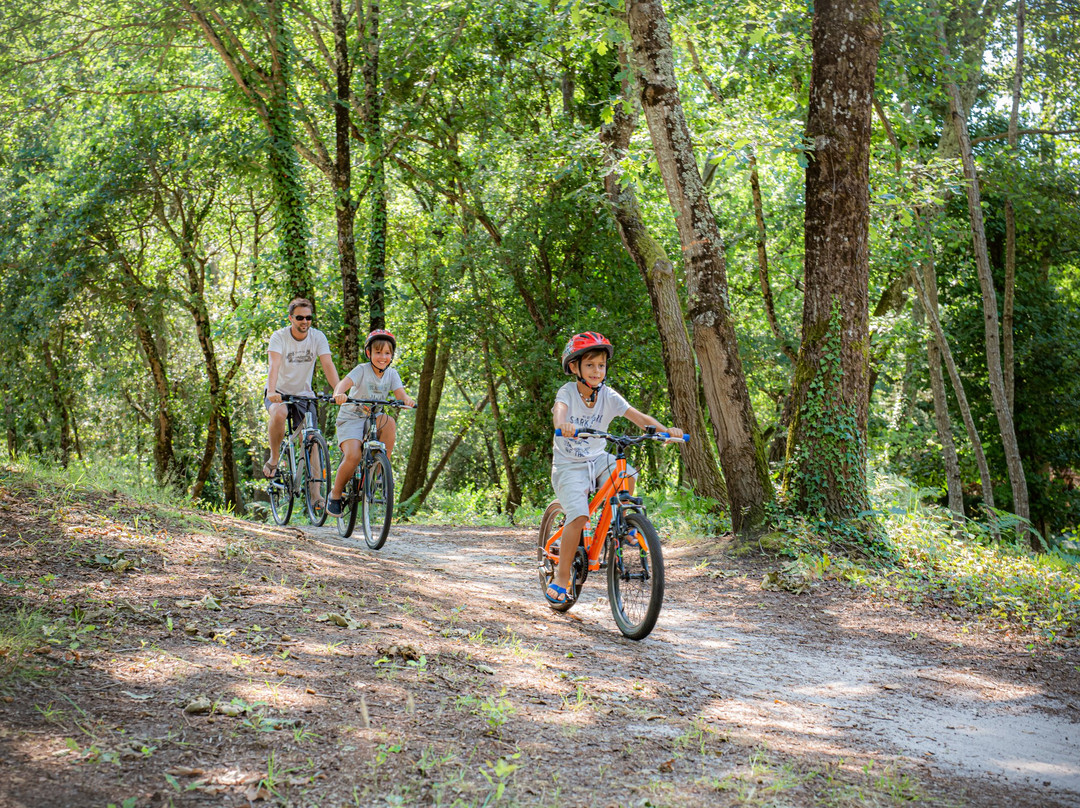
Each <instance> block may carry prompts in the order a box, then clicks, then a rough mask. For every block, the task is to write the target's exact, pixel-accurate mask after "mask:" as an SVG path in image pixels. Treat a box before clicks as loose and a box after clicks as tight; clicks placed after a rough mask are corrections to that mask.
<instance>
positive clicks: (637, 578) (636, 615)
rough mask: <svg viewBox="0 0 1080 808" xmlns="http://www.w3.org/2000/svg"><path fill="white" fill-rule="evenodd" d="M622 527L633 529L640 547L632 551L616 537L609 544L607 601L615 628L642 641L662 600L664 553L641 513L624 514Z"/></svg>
mask: <svg viewBox="0 0 1080 808" xmlns="http://www.w3.org/2000/svg"><path fill="white" fill-rule="evenodd" d="M626 526H627V529H629V528H637V531H638V534H639V535H640V536H641V538H642V540H643V541H644V546H643V547H639V549H638V551H637V553H634V552H633V550H632V549H630V548H622V547H620V544H621V542H620V541H619V540H618V537H616V541H613V542H612V543H611V550H610V551H609V554H608V567H607V585H608V587H607V588H608V601H609V602H610V603H611V614H612V616H613V617H614V618H615V624H616V625H617V626H618V627H619V631H621V632H622V633H623V634H624V635H625V636H626V637H628V638H629V639H631V640H643V639H645V638H646V637H647V636H649V632H651V631H652V630H653V627H654V626H655V625H656V619H657V618H658V617H659V616H660V607H661V605H662V604H663V602H664V555H663V550H662V549H661V547H660V536H659V535H657V532H656V528H655V527H653V524H652V522H650V521H649V520H648V518H647V517H646V516H645V515H644V514H640V513H631V514H628V515H627V517H626ZM628 549H629V552H628ZM635 556H636V557H635Z"/></svg>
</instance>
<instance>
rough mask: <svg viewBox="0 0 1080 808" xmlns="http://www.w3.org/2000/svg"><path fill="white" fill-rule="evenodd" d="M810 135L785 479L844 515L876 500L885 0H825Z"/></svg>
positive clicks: (810, 502) (795, 496)
mask: <svg viewBox="0 0 1080 808" xmlns="http://www.w3.org/2000/svg"><path fill="white" fill-rule="evenodd" d="M811 37H812V42H813V51H814V57H813V66H812V69H811V78H810V107H809V112H808V115H807V123H806V135H807V140H808V141H809V142H810V143H812V144H813V153H812V154H811V155H810V164H809V165H808V167H807V170H806V215H805V225H804V226H805V267H804V273H805V293H804V296H803V321H802V332H803V333H802V343H801V346H800V349H799V356H798V361H797V362H796V367H795V378H794V382H793V385H792V404H793V407H792V412H793V416H792V423H791V426H790V428H789V430H788V445H787V465H786V468H785V472H784V490H785V491H786V493H787V495H788V496H789V497H790V500H791V501H792V503H793V504H794V505H795V507H796V508H798V509H799V510H801V511H803V512H805V513H811V514H814V515H819V514H820V515H824V516H826V517H828V518H831V519H835V520H848V519H852V518H856V517H858V516H859V514H861V513H863V512H865V511H866V510H868V508H869V500H868V494H867V486H866V460H867V456H866V451H867V450H866V424H867V417H868V411H869V398H868V394H867V388H868V380H869V347H870V332H869V281H870V250H869V223H870V194H869V187H870V176H869V172H870V123H871V122H870V114H871V109H872V102H873V93H874V75H875V72H876V69H877V61H878V53H879V51H880V48H881V38H882V33H881V19H880V11H879V9H878V4H877V0H858V1H857V2H854V3H844V2H840V1H839V0H819V1H818V2H817V3H816V4H815V6H814V21H813V28H812V34H811Z"/></svg>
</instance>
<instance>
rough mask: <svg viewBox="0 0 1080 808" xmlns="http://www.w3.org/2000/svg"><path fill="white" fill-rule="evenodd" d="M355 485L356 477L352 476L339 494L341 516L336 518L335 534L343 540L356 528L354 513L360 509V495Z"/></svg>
mask: <svg viewBox="0 0 1080 808" xmlns="http://www.w3.org/2000/svg"><path fill="white" fill-rule="evenodd" d="M356 484H357V477H356V475H355V474H354V475H353V476H352V477H350V478H349V482H348V483H346V485H345V490H344V491H342V492H341V515H340V516H339V517H338V518H337V532H338V535H339V536H341V538H343V539H347V538H349V536H351V535H352V532H353V528H354V527H356V511H357V510H358V509H359V507H360V494H359V493H358V492H357V489H356Z"/></svg>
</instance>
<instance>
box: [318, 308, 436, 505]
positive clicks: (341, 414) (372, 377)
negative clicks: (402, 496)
mask: <svg viewBox="0 0 1080 808" xmlns="http://www.w3.org/2000/svg"><path fill="white" fill-rule="evenodd" d="M395 350H397V340H396V339H394V335H393V334H391V333H390V332H389V331H386V330H384V329H382V328H377V329H375V330H374V331H372V332H371V333H369V334H368V335H367V339H366V340H364V354H365V355H366V356H367V358H368V361H367V362H365V363H364V364H362V365H357V366H356V367H354V368H353V369H352V370H350V371H349V372H348V374H347V375H346V376H345V378H343V379H342V380H341V381H340V382H338V384H337V387H335V388H334V401H335V403H337V404H342V405H344V406H342V407H341V409H340V410H338V417H337V440H338V446H340V447H341V452H342V456H341V464H340V465H339V466H338V470H337V476H336V477H334V490H333V491H331V492H330V498H329V499H328V500H327V501H326V512H327V513H328V514H330V515H331V516H340V515H341V492H342V491H344V490H345V484H346V483H347V482H348V481H349V478H350V477H352V476H353V473H354V472H355V471H356V467H357V466H358V465H360V458H361V457H362V456H363V448H364V447H363V440H364V434H365V430H366V429H367V418H368V415H369V414H370V410H369V408H368V407H365V406H362V405H360V404H347V403H346V400H347V399H348V398H349V390H351V389H352V388H353V387H356V389H357V393H356V395H355V396H353V398H366V399H369V400H377V401H382V400H385V399H386V398H387V395H388V394H390V393H393V395H394V398H396V399H397V400H398V401H401V402H403V403H404V404H405V406H406V407H415V406H416V402H415V401H413V400H412V398H411V397H410V396H409V394H408V393H406V392H405V387H404V385H402V383H401V376H399V375H398V372H397V369H396V368H392V367H390V363H391V362H393V361H394V351H395ZM377 426H378V429H379V440H381V441H382V442H383V443H384V444H386V456H387V457H389V456H390V454H391V453H392V452H393V451H394V438H395V437H396V436H397V422H396V421H395V420H394V419H393V418H391V417H390V416H389V415H387V414H385V413H380V414H379V420H378V422H377Z"/></svg>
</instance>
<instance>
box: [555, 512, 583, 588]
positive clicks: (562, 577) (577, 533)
mask: <svg viewBox="0 0 1080 808" xmlns="http://www.w3.org/2000/svg"><path fill="white" fill-rule="evenodd" d="M588 521H589V517H588V516H579V517H578V518H577V519H574V520H573V521H571V522H567V523H566V525H564V526H563V532H562V539H561V540H560V541H559V568H558V569H557V570H556V571H555V580H554V583H557V584H558V585H559V586H561V587H562V588H563V589H567V590H569V588H570V571H571V569H572V568H573V566H574V555H575V554H576V553H577V548H578V545H579V544H580V543H581V530H582V528H584V527H585V524H586V522H588ZM550 594H552V595H554V594H555V593H554V592H552V593H550Z"/></svg>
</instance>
